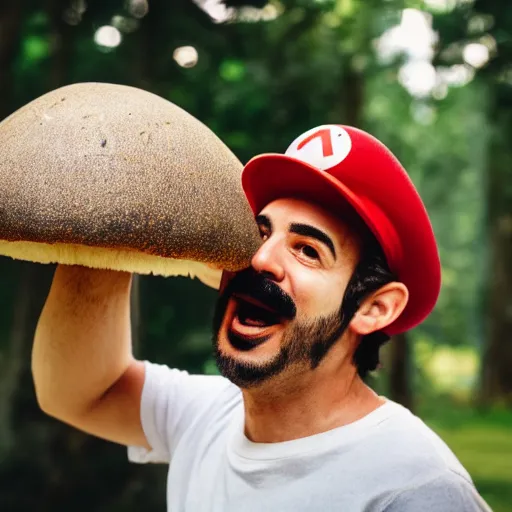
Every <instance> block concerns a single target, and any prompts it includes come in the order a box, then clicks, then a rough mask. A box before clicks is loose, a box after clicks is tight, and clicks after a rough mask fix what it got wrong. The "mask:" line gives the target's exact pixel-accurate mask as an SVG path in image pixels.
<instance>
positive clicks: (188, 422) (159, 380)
mask: <svg viewBox="0 0 512 512" xmlns="http://www.w3.org/2000/svg"><path fill="white" fill-rule="evenodd" d="M144 365H145V377H144V387H143V390H142V398H141V407H140V415H141V422H142V428H143V430H144V434H145V436H146V439H147V441H148V443H149V445H150V446H151V450H147V449H146V448H144V447H141V446H130V447H128V458H129V460H130V461H131V462H136V463H146V462H155V463H169V462H170V460H171V457H172V453H173V452H174V449H175V447H176V446H177V444H178V443H179V441H180V438H181V437H182V435H183V433H184V432H185V430H186V429H187V428H190V427H191V426H192V425H193V424H194V422H196V421H201V417H202V416H203V417H204V418H203V420H204V419H205V418H206V417H207V415H208V410H209V409H212V408H213V407H215V406H216V404H218V403H219V400H223V399H225V400H227V401H228V400H230V399H233V398H236V395H239V394H240V391H239V389H238V388H236V386H234V385H233V384H232V383H231V382H229V381H228V380H227V379H225V378H224V377H221V376H215V375H190V374H189V373H187V372H186V371H181V370H176V369H170V368H169V367H167V366H164V365H157V364H153V363H149V362H147V361H146V362H145V363H144Z"/></svg>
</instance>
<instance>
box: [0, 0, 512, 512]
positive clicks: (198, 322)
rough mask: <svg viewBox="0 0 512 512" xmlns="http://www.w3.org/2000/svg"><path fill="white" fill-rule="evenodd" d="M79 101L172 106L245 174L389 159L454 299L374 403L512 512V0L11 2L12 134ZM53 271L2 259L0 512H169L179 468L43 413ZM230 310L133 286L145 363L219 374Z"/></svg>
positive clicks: (392, 359) (183, 294)
mask: <svg viewBox="0 0 512 512" xmlns="http://www.w3.org/2000/svg"><path fill="white" fill-rule="evenodd" d="M82 81H104V82H113V83H122V84H128V85H133V86H137V87H141V88H144V89H147V90H149V91H152V92H154V93H156V94H159V95H161V96H163V97H164V98H167V99H169V100H170V101H172V102H174V103H176V104H178V105H179V106H181V107H183V108H184V109H185V110H187V111H189V112H190V113H191V114H193V115H194V116H196V117H197V118H198V119H200V120H201V121H203V122H204V123H205V124H206V125H208V126H209V127H210V128H211V129H212V130H213V131H214V132H215V133H216V134H217V135H218V136H219V137H220V138H221V139H222V140H223V141H224V142H225V143H226V144H227V145H228V146H229V147H230V148H231V149H232V150H233V151H234V152H235V153H236V154H237V155H238V157H239V158H240V159H241V160H242V162H244V163H245V162H246V161H247V160H248V159H249V158H250V157H252V156H253V155H255V154H258V153H261V152H269V151H278V152H284V150H285V149H286V148H287V146H288V144H289V143H290V142H291V141H292V140H293V139H294V138H295V137H296V136H297V135H299V134H300V133H302V132H303V131H306V130H308V129H310V128H312V127H313V126H316V125H320V124H325V123H344V124H352V125H355V126H358V127H361V128H364V129H366V130H368V131H370V132H371V133H373V134H374V135H376V136H377V137H378V138H380V139H381V140H382V141H383V142H384V143H386V144H387V145H388V146H389V147H390V148H391V149H392V151H393V152H394V153H395V154H396V155H397V156H398V157H399V158H400V159H401V161H402V162H403V164H404V165H405V167H406V169H407V170H408V172H409V173H410V175H411V177H412V179H413V181H414V182H415V184H416V185H417V187H418V188H419V190H420V193H421V195H422V197H423V199H424V201H425V203H426V205H427V209H428V211H429V213H430V215H431V219H432V222H433V225H434V229H435V232H436V235H437V239H438V242H439V246H440V252H441V259H442V264H443V289H442V293H441V297H440V299H439V302H438V305H437V307H436V309H435V311H434V313H433V314H432V315H431V316H430V317H429V319H428V320H427V321H426V322H424V324H422V325H421V326H420V327H418V328H416V329H415V330H414V331H412V332H409V333H407V334H406V335H402V336H399V337H396V338H395V339H393V340H392V342H391V343H390V344H388V346H387V347H386V349H385V350H384V353H383V356H382V362H383V368H382V369H381V370H380V371H378V372H377V373H375V375H374V376H372V378H371V380H370V383H371V385H372V386H373V387H374V388H375V389H376V390H377V391H378V392H380V393H384V394H386V395H387V396H389V397H391V398H392V399H394V400H396V401H398V402H400V403H402V404H404V405H406V406H407V407H409V408H410V409H412V410H413V411H414V412H415V413H416V414H418V415H419V416H420V417H422V418H423V419H424V420H425V421H426V422H427V423H428V424H429V425H430V426H431V427H432V428H433V429H434V430H435V431H436V432H438V433H439V434H440V435H441V437H442V438H443V439H445V441H446V442H447V443H448V444H449V446H450V447H451V448H452V449H453V450H454V451H455V453H456V455H457V456H458V457H459V458H460V460H461V461H462V463H463V464H464V465H465V466H466V468H467V469H468V470H469V472H470V473H471V475H472V477H473V479H474V481H475V483H476V486H477V488H478V489H479V491H480V492H481V494H482V495H483V496H484V497H485V499H486V500H487V501H488V502H489V504H490V505H491V506H492V507H493V509H494V510H495V511H497V512H505V511H510V510H512V339H511V338H512V2H510V0H415V1H413V0H411V1H408V0H402V1H399V0H268V2H267V0H252V1H251V0H225V1H221V0H127V1H123V0H103V1H99V0H96V1H92V0H88V1H86V0H45V1H36V0H2V2H1V3H0V117H1V118H4V117H6V116H7V115H9V114H10V113H12V112H13V111H15V110H16V109H17V108H19V107H21V106H22V105H24V104H26V103H27V102H29V101H31V100H32V99H34V98H36V97H38V96H40V95H41V94H43V93H45V92H47V91H49V90H52V89H55V88H57V87H60V86H62V85H66V84H69V83H73V82H82ZM170 200H172V198H170ZM404 215H407V212H404ZM53 270H54V269H53V268H52V267H50V266H43V265H34V264H30V263H25V262H19V261H13V260H10V259H7V258H0V275H1V277H2V286H1V288H0V306H1V307H0V329H1V336H0V510H1V511H2V512H18V511H20V512H21V511H23V512H25V511H41V512H43V511H52V512H63V511H66V512H68V511H70V510H73V511H88V512H104V511H109V512H116V511H126V512H129V511H136V510H141V509H142V508H143V509H144V510H148V511H163V510H165V478H166V467H164V466H137V465H133V464H129V463H128V462H127V459H126V450H125V449H124V448H123V447H119V446H116V445H113V444H109V443H106V442H103V441H100V440H97V439H94V438H92V437H88V436H86V435H84V434H82V433H80V432H78V431H76V430H73V429H71V428H69V427H67V426H65V425H62V424H60V423H58V422H57V421H54V420H52V419H51V418H48V417H46V416H44V415H43V413H41V412H40V411H39V409H38V407H37V404H36V401H35V396H34V390H33V384H32V379H31V375H30V351H31V345H32V336H33V332H34V328H35V323H36V321H37V317H38V315H39V313H40V310H41V307H42V304H43V301H44V299H45V297H46V294H47V292H48V289H49V284H50V282H51V277H52V273H53ZM215 295H216V294H215V292H214V291H212V290H210V289H207V288H206V287H205V286H203V285H201V284H200V283H199V282H197V281H192V280H188V279H183V278H169V279H164V278H156V277H141V278H138V279H137V280H136V282H135V286H134V294H133V330H134V342H135V350H136V353H137V355H138V357H140V358H146V359H150V360H152V361H155V362H160V363H167V364H169V365H172V366H176V367H179V368H183V369H187V370H189V371H192V372H205V373H213V372H215V371H216V370H215V365H214V363H213V360H212V358H211V346H210V336H211V335H210V321H211V314H212V309H213V304H214V301H215ZM204 499H205V500H207V499H208V497H207V496H205V497H204Z"/></svg>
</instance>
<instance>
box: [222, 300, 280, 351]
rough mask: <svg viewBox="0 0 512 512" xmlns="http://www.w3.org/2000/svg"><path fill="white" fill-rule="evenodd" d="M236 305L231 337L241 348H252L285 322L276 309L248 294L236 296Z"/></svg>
mask: <svg viewBox="0 0 512 512" xmlns="http://www.w3.org/2000/svg"><path fill="white" fill-rule="evenodd" d="M234 298H235V300H236V307H235V312H234V315H233V321H232V323H231V326H230V333H229V339H230V341H231V344H232V345H233V346H234V347H235V348H237V349H239V350H250V349H251V348H254V347H256V346H258V345H261V344H262V343H264V342H265V341H267V340H268V339H269V338H270V336H271V335H272V333H273V331H274V329H275V326H277V325H279V324H281V323H282V322H283V320H284V319H283V318H282V317H281V315H279V314H278V313H277V312H276V311H274V310H272V309H270V308H269V307H268V306H266V305H265V304H263V303H261V302H258V301H257V300H255V299H253V298H251V297H248V296H235V297H234Z"/></svg>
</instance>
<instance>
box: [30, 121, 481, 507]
mask: <svg viewBox="0 0 512 512" xmlns="http://www.w3.org/2000/svg"><path fill="white" fill-rule="evenodd" d="M242 184H243V187H244V190H245V192H246V195H247V198H248V200H249V203H250V205H251V207H252V209H253V211H254V213H255V215H256V221H257V223H258V225H259V228H260V232H261V238H262V245H261V247H260V249H259V250H258V252H257V253H256V254H255V255H254V257H253V259H252V266H251V268H249V269H247V270H244V271H242V272H240V273H237V274H236V275H234V276H233V275H227V274H226V275H225V276H224V279H223V283H222V285H221V294H220V298H219V301H218V305H217V311H216V314H215V319H214V351H215V355H216V359H217V363H218V366H219V369H220V371H221V373H222V375H223V376H222V377H221V376H191V375H188V374H187V373H186V372H181V371H178V370H171V369H169V368H167V367H164V366H157V365H153V364H150V363H147V362H146V363H143V362H140V361H136V360H134V358H133V356H132V353H131V347H130V322H129V315H130V312H129V290H130V276H129V275H126V274H122V273H115V272H108V271H96V270H89V269H82V268H66V267H59V268H58V269H57V272H56V275H55V278H54V283H53V285H52V288H51V291H50V295H49V297H48V300H47V303H46V305H45V307H44V310H43V313H42V316H41V319H40V322H39V325H38V328H37V332H36V336H35V345H34V352H33V373H34V378H35V385H36V391H37V395H38V399H39V402H40V404H41V407H42V408H43V409H44V410H45V411H46V412H48V413H49V414H51V415H53V416H55V417H57V418H60V419H62V420H63V421H66V422H68V423H69V424H71V425H74V426H76V427H78V428H80V429H82V430H84V431H86V432H90V433H91V434H95V435H97V436H100V437H103V438H105V439H109V440H112V441H116V442H118V443H122V444H125V445H128V446H131V448H130V449H129V454H130V458H131V459H132V460H134V461H138V462H146V461H160V462H166V463H169V464H170V468H169V476H168V507H169V510H172V511H219V512H220V511H222V512H231V511H233V512H234V511H236V512H239V511H244V512H253V511H254V512H256V511H258V512H259V511H266V510H272V511H274V510H275V511H280V512H281V511H283V512H284V511H297V512H298V511H322V512H324V511H341V510H343V511H350V512H357V511H361V512H362V511H365V512H380V511H387V512H392V511H414V512H416V511H421V510H435V511H443V512H449V511H457V512H459V511H461V512H466V511H467V512H469V511H483V510H489V509H488V507H487V506H486V504H485V503H484V502H483V500H482V499H481V498H480V496H479V495H478V493H477V492H476V490H475V488H474V486H473V484H472V482H471V479H470V477H469V475H468V473H467V472H466V471H465V470H464V468H463V467H462V466H461V465H460V463H459V462H458V461H457V459H456V458H455V456H454V455H453V454H452V452H451V451H450V450H449V449H448V447H447V446H446V445H445V444H444V443H443V442H442V441H441V440H440V439H439V438H438V437H437V436H436V435H435V434H434V433H433V432H432V431H431V430H430V429H429V428H428V427H426V425H425V424H424V423H423V422H421V421H420V420H419V419H418V418H416V417H415V416H413V415H412V414H411V413H410V412H409V411H407V410H406V409H404V408H403V407H401V406H400V405H398V404H395V403H393V402H391V401H389V400H386V399H385V398H383V397H380V396H377V395H376V394H375V393H374V392H373V391H372V390H371V389H370V388H369V387H368V386H366V385H365V384H364V382H363V380H362V378H361V377H362V376H364V375H365V374H366V373H367V372H368V371H371V370H373V369H375V368H376V367H377V365H378V352H379V347H380V345H381V344H382V343H384V342H385V341H386V340H387V339H388V338H389V336H390V335H392V334H396V333H399V332H403V331H406V330H408V329H410V328H412V327H414V326H415V325H417V324H418V323H419V322H421V321H422V320H423V319H424V318H425V317H426V316H427V315H428V314H429V312H430V311H431V310H432V308H433V307H434V304H435V302H436V300H437V296H438V293H439V288H440V264H439V258H438V252H437V247H436V242H435V239H434V235H433V233H432V228H431V225H430V222H429V219H428V216H427V214H426V211H425V209H424V206H423V203H422V202H421V199H420V198H419V196H418V194H417V192H416V190H415V188H414V187H413V185H412V183H411V182H410V180H409V178H408V177H407V175H406V173H405V171H404V170H403V168H402V167H401V166H400V164H399V163H398V161H397V160H396V159H395V158H394V157H393V155H392V154H391V153H390V152H389V150H387V148H385V147H384V146H383V145H382V144H381V143H379V142H378V141H377V140H376V139H374V138H373V137H371V136H370V135H368V134H366V133H364V132H362V131H360V130H357V129H354V128H351V127H343V126H337V125H325V126H321V127H318V128H314V129H312V130H310V131H308V132H306V133H304V134H303V135H301V136H300V137H298V138H297V139H296V140H295V141H294V142H293V143H292V144H291V146H290V148H289V149H288V151H287V152H286V154H285V155H262V156H259V157H256V158H255V159H253V160H252V161H251V162H249V163H248V164H247V166H246V167H245V169H244V172H243V176H242Z"/></svg>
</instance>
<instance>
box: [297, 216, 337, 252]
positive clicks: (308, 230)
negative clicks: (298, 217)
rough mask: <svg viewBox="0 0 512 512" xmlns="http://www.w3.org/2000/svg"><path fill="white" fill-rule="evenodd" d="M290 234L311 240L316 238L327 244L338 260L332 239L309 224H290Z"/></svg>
mask: <svg viewBox="0 0 512 512" xmlns="http://www.w3.org/2000/svg"><path fill="white" fill-rule="evenodd" d="M289 229H290V233H296V234H297V235H302V236H307V237H309V238H315V239H316V240H318V241H319V242H322V243H323V244H325V245H326V246H327V247H328V248H329V250H330V251H331V252H332V255H333V256H334V258H335V259H336V251H335V249H334V244H333V242H332V240H331V239H330V237H329V236H328V235H326V234H325V233H324V232H323V231H320V230H319V229H317V228H314V227H313V226H310V225H309V224H290V228H289Z"/></svg>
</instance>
